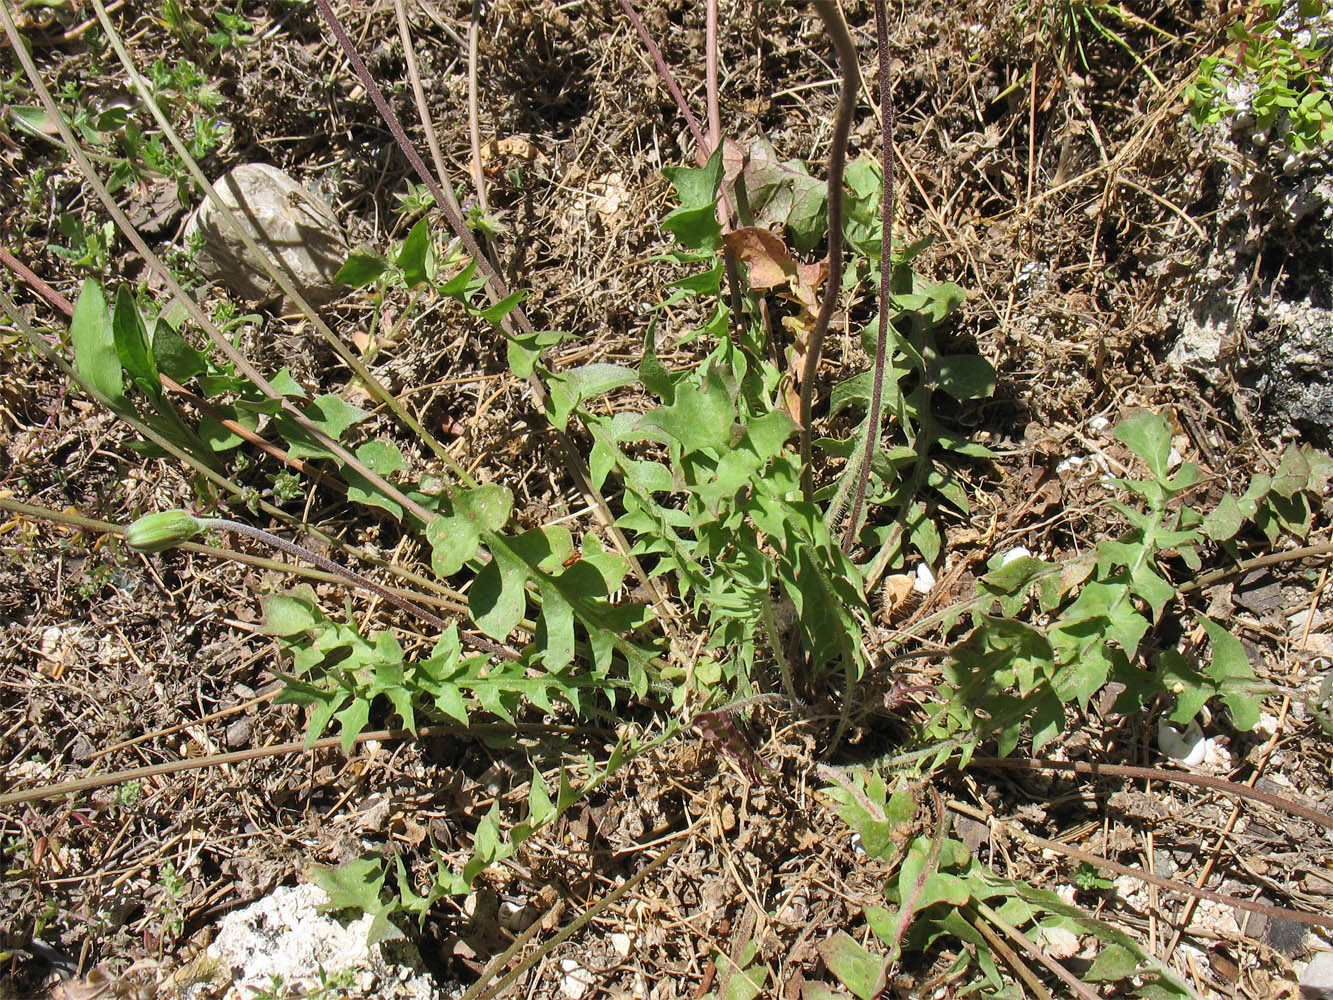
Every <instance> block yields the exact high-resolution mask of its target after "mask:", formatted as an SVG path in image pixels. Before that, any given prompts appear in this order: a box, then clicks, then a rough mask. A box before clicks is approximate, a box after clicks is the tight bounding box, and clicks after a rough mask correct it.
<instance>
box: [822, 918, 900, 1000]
mask: <svg viewBox="0 0 1333 1000" xmlns="http://www.w3.org/2000/svg"><path fill="white" fill-rule="evenodd" d="M815 949H816V950H817V951H818V952H819V957H820V958H821V959H823V960H824V964H825V965H826V966H828V969H829V971H830V972H832V973H833V974H834V975H835V976H837V977H838V981H839V982H840V983H842V985H843V986H845V987H847V989H849V990H850V991H851V992H852V995H853V996H855V997H858V998H859V1000H873V998H874V997H877V996H879V995H880V994H881V992H882V991H883V989H884V986H885V979H886V976H887V973H888V969H887V962H886V961H885V960H884V958H883V957H882V956H879V955H875V954H873V953H872V952H870V951H869V950H867V949H866V947H865V946H864V945H862V944H859V943H858V942H857V941H855V940H854V939H853V938H851V937H850V936H849V935H848V934H847V933H846V932H845V931H838V932H837V933H836V934H834V935H832V936H831V937H827V938H825V939H824V940H823V941H820V942H819V944H817V945H816V946H815Z"/></svg>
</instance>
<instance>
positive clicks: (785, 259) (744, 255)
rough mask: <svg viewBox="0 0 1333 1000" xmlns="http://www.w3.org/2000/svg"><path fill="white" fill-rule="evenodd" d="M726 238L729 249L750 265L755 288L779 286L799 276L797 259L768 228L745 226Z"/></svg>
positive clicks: (752, 284)
mask: <svg viewBox="0 0 1333 1000" xmlns="http://www.w3.org/2000/svg"><path fill="white" fill-rule="evenodd" d="M722 238H723V240H725V241H726V244H727V249H728V250H730V251H731V252H732V253H733V254H735V255H736V256H737V257H738V258H739V259H741V260H743V261H744V262H745V263H747V264H749V265H750V287H751V288H778V287H780V286H782V285H786V284H788V283H791V282H792V279H794V278H797V277H798V272H797V268H796V260H795V258H793V257H792V255H791V253H789V252H788V250H787V248H786V247H785V246H784V245H783V243H782V240H780V239H778V238H777V237H776V236H774V235H773V234H772V233H770V232H769V231H768V230H767V229H760V228H759V227H758V226H744V227H742V228H741V229H735V230H732V231H731V232H729V233H727V234H726V235H725V236H723V237H722Z"/></svg>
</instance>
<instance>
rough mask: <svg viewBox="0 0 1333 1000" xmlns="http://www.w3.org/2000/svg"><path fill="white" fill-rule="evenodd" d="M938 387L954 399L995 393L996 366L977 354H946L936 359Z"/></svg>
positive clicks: (978, 397) (981, 397) (984, 396)
mask: <svg viewBox="0 0 1333 1000" xmlns="http://www.w3.org/2000/svg"><path fill="white" fill-rule="evenodd" d="M935 377H936V379H937V383H936V385H937V387H938V388H940V389H942V390H944V391H945V392H947V393H948V394H949V395H950V396H952V397H953V398H954V399H958V400H964V399H986V398H989V397H990V396H993V395H995V366H994V365H992V364H991V363H990V362H989V361H987V360H986V359H985V358H983V357H981V356H979V355H976V354H945V355H943V356H942V357H940V358H939V360H938V361H936V367H935Z"/></svg>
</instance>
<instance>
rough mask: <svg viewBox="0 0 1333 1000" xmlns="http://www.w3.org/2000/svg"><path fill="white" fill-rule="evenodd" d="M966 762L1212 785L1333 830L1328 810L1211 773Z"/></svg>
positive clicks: (1038, 761) (1007, 759) (983, 759)
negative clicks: (1325, 811) (1312, 806)
mask: <svg viewBox="0 0 1333 1000" xmlns="http://www.w3.org/2000/svg"><path fill="white" fill-rule="evenodd" d="M967 766H968V767H1001V768H1008V769H1011V770H1021V771H1075V772H1077V773H1078V774H1092V775H1106V776H1107V777H1111V778H1132V779H1136V780H1142V781H1165V782H1168V783H1170V784H1174V785H1194V786H1196V787H1199V788H1212V789H1215V790H1216V791H1219V792H1225V793H1226V794H1228V795H1234V796H1236V797H1237V798H1240V799H1249V800H1251V801H1253V802H1262V803H1263V804H1264V805H1266V806H1272V807H1273V808H1274V809H1280V810H1281V811H1283V812H1286V813H1291V814H1292V815H1293V816H1299V817H1301V818H1302V819H1308V820H1309V821H1310V822H1311V823H1318V824H1319V825H1320V826H1323V827H1327V828H1328V829H1330V830H1333V816H1330V815H1328V814H1327V813H1322V812H1320V811H1319V810H1318V809H1312V808H1310V807H1309V806H1305V805H1301V803H1299V802H1294V801H1292V800H1291V799H1288V798H1284V797H1283V796H1281V795H1274V794H1273V793H1272V792H1265V791H1263V790H1262V789H1259V788H1251V787H1250V786H1249V785H1242V784H1240V783H1239V782H1235V781H1227V780H1226V779H1225V778H1215V777H1213V776H1212V775H1211V774H1190V773H1189V772H1188V771H1166V770H1163V769H1161V768H1155V767H1130V766H1129V765H1126V764H1099V763H1095V762H1089V761H1068V760H1048V759H1046V758H1038V759H1035V760H1021V759H1018V758H1010V757H973V758H972V760H971V761H970V762H969V763H968V765H967Z"/></svg>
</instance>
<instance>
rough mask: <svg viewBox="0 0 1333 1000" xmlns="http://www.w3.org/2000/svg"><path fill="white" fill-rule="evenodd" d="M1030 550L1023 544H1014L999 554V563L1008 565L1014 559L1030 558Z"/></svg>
mask: <svg viewBox="0 0 1333 1000" xmlns="http://www.w3.org/2000/svg"><path fill="white" fill-rule="evenodd" d="M1031 558H1032V551H1031V550H1030V549H1029V548H1027V547H1026V546H1024V545H1016V546H1014V547H1013V548H1012V549H1010V550H1009V551H1008V552H1006V553H1005V554H1004V555H1002V556H1000V565H1001V566H1008V565H1009V564H1010V563H1011V562H1013V561H1014V560H1015V559H1031Z"/></svg>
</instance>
